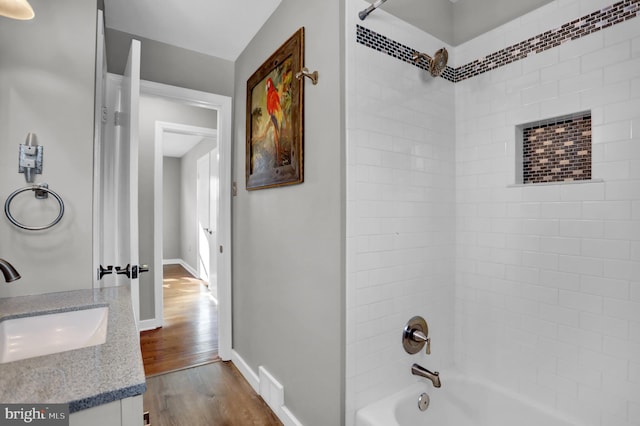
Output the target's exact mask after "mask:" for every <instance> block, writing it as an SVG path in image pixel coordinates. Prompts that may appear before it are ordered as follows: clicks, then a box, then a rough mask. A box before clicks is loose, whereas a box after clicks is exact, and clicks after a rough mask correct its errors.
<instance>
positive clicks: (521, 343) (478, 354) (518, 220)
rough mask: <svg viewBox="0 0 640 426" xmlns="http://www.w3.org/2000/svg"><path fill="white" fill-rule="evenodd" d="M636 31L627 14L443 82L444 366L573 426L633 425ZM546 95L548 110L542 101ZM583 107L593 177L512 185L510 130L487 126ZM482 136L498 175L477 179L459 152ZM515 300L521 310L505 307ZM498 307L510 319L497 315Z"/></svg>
mask: <svg viewBox="0 0 640 426" xmlns="http://www.w3.org/2000/svg"><path fill="white" fill-rule="evenodd" d="M552 4H555V6H550V7H551V8H553V7H559V5H560V4H573V5H581V4H582V2H580V1H574V2H553V3H552ZM581 7H582V6H581ZM583 13H584V11H583ZM578 16H580V15H576V16H575V17H576V18H577V17H578ZM525 18H526V17H525ZM525 18H523V19H525ZM479 39H480V40H474V41H473V43H475V44H478V43H481V42H482V36H481V37H480V38H479ZM638 40H640V22H638V19H637V18H635V19H632V20H631V21H628V22H624V23H622V24H617V25H613V26H611V27H609V28H606V29H604V30H603V31H600V32H598V33H594V34H590V35H587V36H585V37H582V38H580V39H579V40H575V41H569V42H566V43H564V44H562V45H561V46H559V47H557V48H554V49H552V50H548V51H545V52H544V53H543V55H545V56H543V57H540V58H536V56H539V55H535V56H533V57H528V58H526V59H523V60H522V61H521V62H522V65H521V66H517V64H516V63H514V64H509V65H506V66H505V68H510V67H514V70H511V71H510V72H509V73H508V74H505V75H508V77H507V78H506V79H505V80H501V81H497V80H493V79H491V80H489V79H483V80H482V81H474V80H475V79H474V78H471V79H469V80H465V81H461V82H459V83H457V84H456V85H455V86H456V159H457V162H456V165H457V167H456V195H457V197H456V202H457V204H456V205H457V210H458V212H457V213H458V214H457V216H458V222H457V232H456V234H457V236H458V238H457V241H458V244H457V257H456V268H457V270H458V271H459V272H458V273H457V280H456V296H457V299H456V306H464V307H465V308H462V309H460V308H458V309H456V318H455V327H456V338H457V340H456V345H455V349H454V354H455V358H456V366H457V367H458V368H460V369H462V370H464V371H466V372H468V373H469V374H474V375H480V376H483V377H486V378H487V379H492V380H496V381H498V382H500V383H501V384H503V385H505V386H507V387H508V388H511V389H512V390H514V391H517V392H522V393H523V394H525V395H527V396H529V397H531V398H533V399H535V400H536V401H538V402H540V403H542V404H545V405H548V406H551V407H555V408H557V409H559V410H561V411H563V412H565V413H566V414H568V415H571V416H573V417H575V418H577V419H579V420H580V421H581V423H584V424H585V425H597V426H609V425H616V426H617V425H621V426H623V425H638V424H640V419H639V418H638V412H637V407H638V404H640V380H638V367H637V365H638V364H637V363H638V362H640V334H639V333H640V301H639V299H638V298H637V294H638V292H637V290H636V292H634V291H633V290H632V289H633V288H637V286H638V284H637V283H638V282H639V281H640V255H639V254H638V246H639V241H640V221H639V220H638V218H639V216H638V212H637V210H638V200H639V199H640V179H639V176H640V174H639V173H638V172H637V167H638V165H640V162H639V160H640V148H639V147H640V127H638V125H640V96H639V94H638V92H637V91H635V92H634V91H633V90H632V88H633V87H635V86H634V84H637V83H635V82H636V81H637V80H639V79H640V66H638V65H639V64H638V58H640V54H639V53H638V52H637V51H635V53H632V52H634V51H633V49H632V46H634V43H636V44H637V43H638ZM461 48H462V49H464V46H462V47H461ZM577 64H579V66H578V65H577ZM491 72H494V71H491ZM491 72H490V73H491ZM495 93H498V94H499V95H504V94H505V93H507V94H508V95H509V96H513V97H514V98H516V99H519V100H520V104H519V105H518V104H517V103H510V104H509V105H506V104H504V105H501V104H499V103H495V104H492V105H491V108H490V109H488V108H487V105H486V103H485V102H483V101H482V99H486V98H487V97H488V96H492V95H493V94H495ZM575 99H578V100H579V102H578V103H577V104H576V103H575V102H574V101H575ZM550 101H554V102H555V105H556V106H558V105H560V107H558V108H557V109H555V110H553V111H550V110H549V108H548V107H547V103H548V102H550ZM563 104H564V105H565V106H564V107H563V106H562V105H563ZM582 109H589V110H591V111H592V112H593V117H592V119H593V123H592V125H593V135H592V137H593V144H594V152H593V163H592V165H593V169H592V178H593V179H596V181H592V182H589V183H581V184H578V183H574V184H558V185H546V186H531V187H513V186H510V185H511V184H513V183H515V182H516V177H515V175H514V173H513V171H512V170H510V169H509V168H508V167H507V165H508V164H509V163H511V162H512V161H514V149H512V148H510V147H509V145H510V144H513V143H515V138H514V137H512V138H511V139H509V138H507V139H505V138H504V137H502V136H498V135H501V134H503V133H504V131H505V127H506V128H507V129H510V128H514V127H515V126H516V125H518V124H519V119H520V118H521V117H529V118H531V121H535V120H545V119H548V118H550V117H553V116H554V115H555V114H560V115H562V114H570V113H575V112H577V111H579V110H582ZM525 121H526V120H525ZM479 132H482V133H487V132H488V134H489V135H490V136H489V139H488V141H487V140H485V141H480V140H478V138H477V137H476V135H477V134H478V133H479ZM491 142H493V143H499V142H502V143H504V144H506V146H505V149H504V151H503V152H500V153H496V154H495V155H494V156H493V158H492V159H491V163H490V164H493V168H492V170H498V171H499V174H498V176H496V177H495V180H494V181H493V182H486V181H483V180H482V178H483V177H484V175H485V174H486V173H487V170H488V169H487V168H486V167H485V166H484V165H480V163H481V162H485V161H486V160H484V159H483V160H481V159H480V158H479V157H478V155H476V156H475V157H470V156H469V153H470V152H476V153H477V152H479V151H481V150H484V149H485V146H486V145H487V144H489V143H491ZM512 191H517V192H516V193H515V194H512V195H510V194H509V193H510V192H512ZM478 192H481V193H482V199H478V195H477V193H478ZM505 199H510V201H507V202H506V203H505ZM505 205H506V208H505ZM461 206H464V208H465V210H466V212H462V211H460V207H461ZM634 207H635V210H634ZM505 210H506V214H504V213H503V212H504V211H505ZM480 212H482V213H483V215H480ZM480 219H482V220H486V219H489V220H490V221H492V222H497V221H501V220H504V219H510V220H515V223H511V224H510V229H506V228H500V227H496V228H493V229H491V230H490V231H489V232H491V233H495V234H496V235H495V236H494V237H493V238H492V239H487V238H486V237H485V235H486V233H487V229H486V227H485V226H484V225H483V223H482V222H481V221H480ZM481 236H482V237H483V238H480V237H481ZM502 237H505V238H506V239H507V241H508V245H507V248H508V249H509V250H511V251H512V256H511V260H506V261H505V259H506V258H505V256H504V254H501V255H500V259H501V260H500V261H495V265H494V267H493V270H494V271H497V274H494V275H492V276H491V280H487V278H486V266H485V265H484V263H485V262H486V259H484V258H479V256H478V254H479V253H482V252H491V251H492V250H494V246H493V245H492V244H490V243H489V242H490V241H492V240H499V239H500V238H502ZM488 241H489V242H488ZM500 266H503V268H501V267H500ZM496 275H497V276H496ZM497 283H499V284H497ZM634 294H635V295H636V298H634ZM500 295H503V296H509V297H511V299H510V300H508V301H507V300H506V299H502V300H501V299H500V298H499V297H498V296H500ZM503 300H504V303H502V301H503ZM496 301H498V302H496ZM523 302H526V303H528V306H527V308H526V309H513V306H510V305H513V304H514V303H516V304H517V303H523ZM532 302H533V304H532ZM506 314H508V315H509V317H510V318H511V321H509V322H506V321H502V320H501V318H502V317H503V316H504V315H506ZM514 335H516V336H522V335H525V336H526V338H524V339H523V338H520V339H517V340H516V339H513V338H512V336H514ZM476 336H481V337H480V338H478V337H476ZM532 353H533V354H534V355H533V356H532ZM496 354H509V358H510V360H509V362H507V363H499V362H496Z"/></svg>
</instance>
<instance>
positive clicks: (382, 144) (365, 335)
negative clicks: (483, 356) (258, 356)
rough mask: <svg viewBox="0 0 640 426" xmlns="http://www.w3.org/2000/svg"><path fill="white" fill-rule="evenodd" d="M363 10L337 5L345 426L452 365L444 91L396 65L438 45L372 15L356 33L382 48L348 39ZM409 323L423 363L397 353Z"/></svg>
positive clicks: (448, 136)
mask: <svg viewBox="0 0 640 426" xmlns="http://www.w3.org/2000/svg"><path fill="white" fill-rule="evenodd" d="M367 5H368V3H366V2H364V1H352V2H349V3H348V8H349V10H350V12H349V14H348V15H349V17H350V19H349V21H348V24H347V31H348V34H349V35H348V38H349V43H348V46H347V51H348V53H347V61H348V64H347V68H348V70H347V93H348V95H347V110H348V113H347V132H348V134H347V139H348V142H347V146H348V148H347V150H348V151H347V157H348V159H347V174H348V176H347V203H348V207H347V275H348V277H347V281H348V283H347V372H346V375H347V403H346V405H347V406H346V409H347V419H348V420H347V421H348V424H352V423H353V417H354V412H355V410H356V409H357V408H359V407H362V406H364V405H366V404H367V403H370V402H373V401H375V400H378V399H380V398H382V397H384V396H386V395H388V394H389V393H390V392H393V391H395V390H399V389H401V388H403V387H405V386H407V385H408V384H410V383H412V382H414V381H415V376H412V375H411V364H412V362H419V363H420V364H422V365H423V366H425V367H427V368H430V369H432V370H444V369H446V368H447V365H452V364H453V342H454V338H453V333H454V329H453V318H454V288H455V287H454V257H455V206H454V204H455V162H454V153H455V122H454V106H453V103H454V100H455V96H454V86H453V84H452V83H451V82H450V81H446V80H444V79H442V78H438V79H434V78H432V77H431V76H430V75H429V73H428V71H426V70H425V69H424V66H423V67H422V68H420V67H418V66H415V65H414V64H413V63H412V61H411V60H410V58H409V60H407V55H408V54H407V51H408V50H407V48H406V46H412V47H413V48H416V49H420V50H421V51H425V52H428V53H429V54H432V53H433V52H435V51H436V50H438V49H440V48H441V47H443V44H442V42H441V41H439V40H437V39H435V38H433V37H431V36H429V35H427V34H425V33H423V32H421V31H418V30H417V29H415V28H413V27H410V26H408V25H406V24H405V23H403V22H400V21H398V20H395V19H393V18H392V17H391V16H389V15H388V14H385V13H384V11H383V10H378V11H376V13H374V14H371V15H370V16H369V17H368V18H367V20H366V21H365V22H364V24H365V25H366V26H367V27H368V28H370V29H371V30H373V31H375V33H378V34H384V35H386V37H388V38H389V39H392V40H393V42H391V41H389V40H388V39H386V38H383V37H378V36H375V33H374V34H371V32H370V31H368V30H367V31H363V29H362V28H360V29H358V28H357V25H359V24H362V23H361V21H359V20H358V19H357V13H358V10H362V9H364V8H365V7H367ZM357 35H360V37H371V40H373V42H375V43H381V46H383V47H384V46H396V47H398V48H399V49H402V51H403V52H404V54H403V55H397V56H398V57H394V56H393V55H389V52H388V49H387V48H386V47H384V49H387V50H384V49H383V50H384V51H382V52H380V51H378V50H375V47H374V46H373V44H372V45H371V46H367V45H365V44H362V43H358V42H356V36H357ZM352 41H353V42H352ZM363 41H365V42H367V43H369V42H368V41H367V40H366V39H363ZM373 42H372V43H373ZM369 44H371V43H369ZM446 48H447V49H450V46H446ZM423 65H424V64H423ZM414 315H421V316H423V317H424V318H425V319H426V320H427V322H428V324H429V327H430V331H429V335H430V337H432V339H433V341H432V346H431V348H432V355H430V356H427V355H426V354H425V353H420V354H416V355H409V354H407V353H405V352H404V350H403V348H402V342H401V336H402V329H403V327H404V325H405V323H406V322H407V321H408V320H409V319H410V318H411V317H413V316H414Z"/></svg>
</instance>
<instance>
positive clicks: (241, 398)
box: [144, 361, 282, 426]
mask: <svg viewBox="0 0 640 426" xmlns="http://www.w3.org/2000/svg"><path fill="white" fill-rule="evenodd" d="M144 409H145V410H146V411H149V418H150V421H151V425H152V426H186V425H189V426H282V423H281V422H280V421H279V420H278V418H277V417H276V415H275V414H274V413H273V412H272V411H271V409H270V408H269V406H268V405H267V404H266V403H265V402H264V401H263V400H262V398H260V396H258V395H257V394H256V393H255V392H254V390H253V389H252V388H251V386H250V385H249V383H247V381H246V380H245V379H244V378H243V377H242V375H241V374H240V372H239V371H238V370H237V369H236V367H235V366H234V365H233V363H231V362H228V361H220V362H214V363H211V364H206V365H202V366H199V367H194V368H189V369H186V370H181V371H176V372H173V373H168V374H162V375H158V376H154V377H149V378H147V392H146V393H145V394H144Z"/></svg>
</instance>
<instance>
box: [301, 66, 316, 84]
mask: <svg viewBox="0 0 640 426" xmlns="http://www.w3.org/2000/svg"><path fill="white" fill-rule="evenodd" d="M302 77H308V78H309V79H311V82H312V83H313V85H314V86H315V85H316V84H318V71H314V72H309V69H308V68H307V67H304V68H302V71H299V72H298V73H297V74H296V78H297V79H298V80H300V79H301V78H302Z"/></svg>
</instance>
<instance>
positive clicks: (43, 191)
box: [4, 184, 64, 231]
mask: <svg viewBox="0 0 640 426" xmlns="http://www.w3.org/2000/svg"><path fill="white" fill-rule="evenodd" d="M26 191H34V192H37V193H36V198H46V195H47V194H51V195H53V197H54V198H55V199H56V200H57V201H58V204H59V205H60V213H59V214H58V217H56V218H55V219H54V220H53V222H51V223H50V224H48V225H44V226H27V225H25V224H23V223H20V222H18V221H17V220H16V219H15V218H14V217H13V215H12V214H11V210H10V206H11V202H12V201H13V199H14V198H15V197H16V195H18V194H21V193H23V192H26ZM38 194H40V195H38ZM4 214H6V215H7V219H9V221H10V222H11V223H13V224H14V225H15V226H17V227H18V228H22V229H26V230H27V231H42V230H45V229H49V228H51V227H52V226H55V225H56V224H57V223H58V222H60V219H62V216H63V215H64V202H63V201H62V198H61V197H60V196H59V195H58V194H56V193H55V192H54V191H53V190H51V189H49V188H48V187H47V184H42V185H32V186H25V187H24V188H20V189H18V190H16V191H13V192H12V193H11V195H9V198H7V201H6V202H5V203H4Z"/></svg>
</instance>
